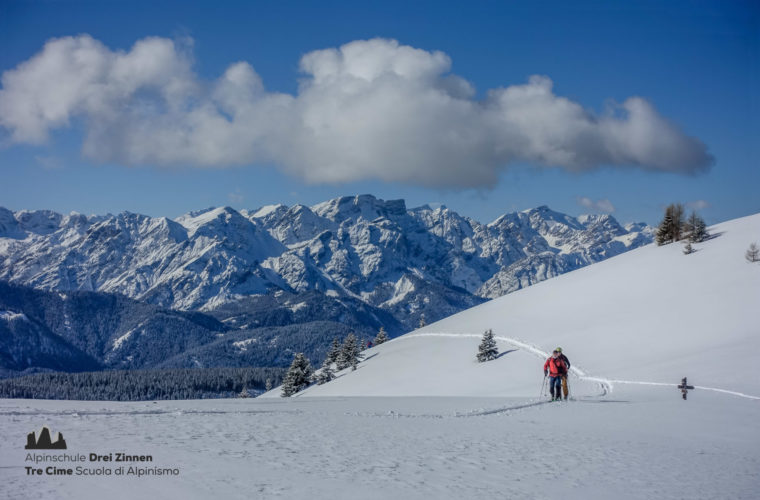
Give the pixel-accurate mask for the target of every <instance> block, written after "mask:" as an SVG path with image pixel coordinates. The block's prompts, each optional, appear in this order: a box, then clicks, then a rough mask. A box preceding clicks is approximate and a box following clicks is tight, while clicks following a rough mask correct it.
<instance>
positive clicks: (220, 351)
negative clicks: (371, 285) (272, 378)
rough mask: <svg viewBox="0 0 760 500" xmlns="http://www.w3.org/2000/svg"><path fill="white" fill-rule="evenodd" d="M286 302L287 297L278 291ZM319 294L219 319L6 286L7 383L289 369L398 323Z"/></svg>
mask: <svg viewBox="0 0 760 500" xmlns="http://www.w3.org/2000/svg"><path fill="white" fill-rule="evenodd" d="M280 293H282V294H285V292H280ZM354 302H355V303H354V304H346V303H344V302H342V301H339V300H337V299H332V298H330V297H325V296H323V295H320V294H318V293H316V292H315V293H304V294H299V295H291V296H290V297H287V298H283V297H271V296H268V295H265V296H260V297H251V298H250V301H249V302H243V303H235V304H229V305H227V306H225V308H222V309H221V310H220V311H218V312H219V313H220V314H221V316H222V317H225V318H226V321H225V323H226V324H223V323H222V322H220V321H218V320H217V319H215V318H214V317H212V316H209V315H206V314H203V313H199V312H183V311H173V310H167V309H163V308H160V307H158V306H155V305H151V304H145V303H143V302H138V301H135V300H132V299H129V298H127V297H123V296H118V295H112V294H105V293H100V292H66V293H63V292H47V291H44V290H37V289H33V288H30V287H24V286H19V285H11V284H8V283H5V282H1V281H0V377H2V376H14V375H19V374H21V373H34V372H38V371H66V372H73V371H87V370H102V369H138V368H139V369H142V368H199V367H201V368H209V367H251V366H253V367H277V366H280V367H284V366H288V365H289V364H290V362H291V361H292V358H293V353H294V352H296V351H297V352H305V353H306V354H307V355H308V356H309V357H310V358H311V359H313V360H314V362H315V363H318V362H320V361H321V359H322V358H323V357H324V355H325V354H326V350H327V348H328V347H329V345H330V342H331V341H332V339H333V338H339V339H342V338H344V337H345V336H346V335H348V333H349V332H355V333H356V334H357V335H358V336H359V337H360V338H369V337H374V335H375V334H376V331H377V329H379V328H380V326H381V325H387V326H386V328H389V327H390V330H389V331H391V332H392V333H394V334H398V333H400V332H401V326H400V325H399V324H398V323H395V322H394V319H393V317H392V316H391V315H390V314H388V313H386V312H384V311H382V310H375V309H373V308H372V307H370V306H367V305H366V304H364V303H363V302H361V301H359V300H355V301H354Z"/></svg>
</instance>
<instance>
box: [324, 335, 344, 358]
mask: <svg viewBox="0 0 760 500" xmlns="http://www.w3.org/2000/svg"><path fill="white" fill-rule="evenodd" d="M340 350H341V347H340V342H339V341H338V338H337V337H334V338H333V341H332V345H331V346H330V350H329V351H327V359H328V360H329V361H330V363H337V362H338V357H339V356H340Z"/></svg>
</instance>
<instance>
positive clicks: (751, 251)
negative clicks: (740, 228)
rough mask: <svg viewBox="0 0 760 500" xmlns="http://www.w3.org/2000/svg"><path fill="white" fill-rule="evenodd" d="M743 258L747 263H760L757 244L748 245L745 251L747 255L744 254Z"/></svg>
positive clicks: (759, 251) (759, 250) (759, 249)
mask: <svg viewBox="0 0 760 500" xmlns="http://www.w3.org/2000/svg"><path fill="white" fill-rule="evenodd" d="M744 258H746V259H747V260H748V261H749V262H758V261H760V248H758V246H757V243H752V244H750V246H749V248H748V249H747V253H745V254H744Z"/></svg>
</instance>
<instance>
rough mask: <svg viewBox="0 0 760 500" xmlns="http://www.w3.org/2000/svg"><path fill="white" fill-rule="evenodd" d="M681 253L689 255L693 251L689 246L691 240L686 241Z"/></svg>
mask: <svg viewBox="0 0 760 500" xmlns="http://www.w3.org/2000/svg"><path fill="white" fill-rule="evenodd" d="M683 253H684V254H685V255H689V254H690V253H694V248H693V247H692V246H691V242H689V243H687V244H686V246H685V247H683Z"/></svg>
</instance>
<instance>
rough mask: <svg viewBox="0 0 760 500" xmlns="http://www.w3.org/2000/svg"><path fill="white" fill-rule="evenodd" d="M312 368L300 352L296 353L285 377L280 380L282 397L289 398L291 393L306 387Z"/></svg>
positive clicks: (309, 380)
mask: <svg viewBox="0 0 760 500" xmlns="http://www.w3.org/2000/svg"><path fill="white" fill-rule="evenodd" d="M312 374H313V370H312V369H311V363H309V360H308V359H306V356H304V355H303V353H302V352H299V353H297V354H296V355H295V356H294V357H293V362H292V363H291V364H290V368H288V372H287V373H286V374H285V379H284V380H283V382H282V397H284V398H289V397H290V396H292V395H293V394H295V393H297V392H300V391H302V390H304V389H306V388H307V387H308V386H309V383H310V382H311V376H312Z"/></svg>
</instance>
